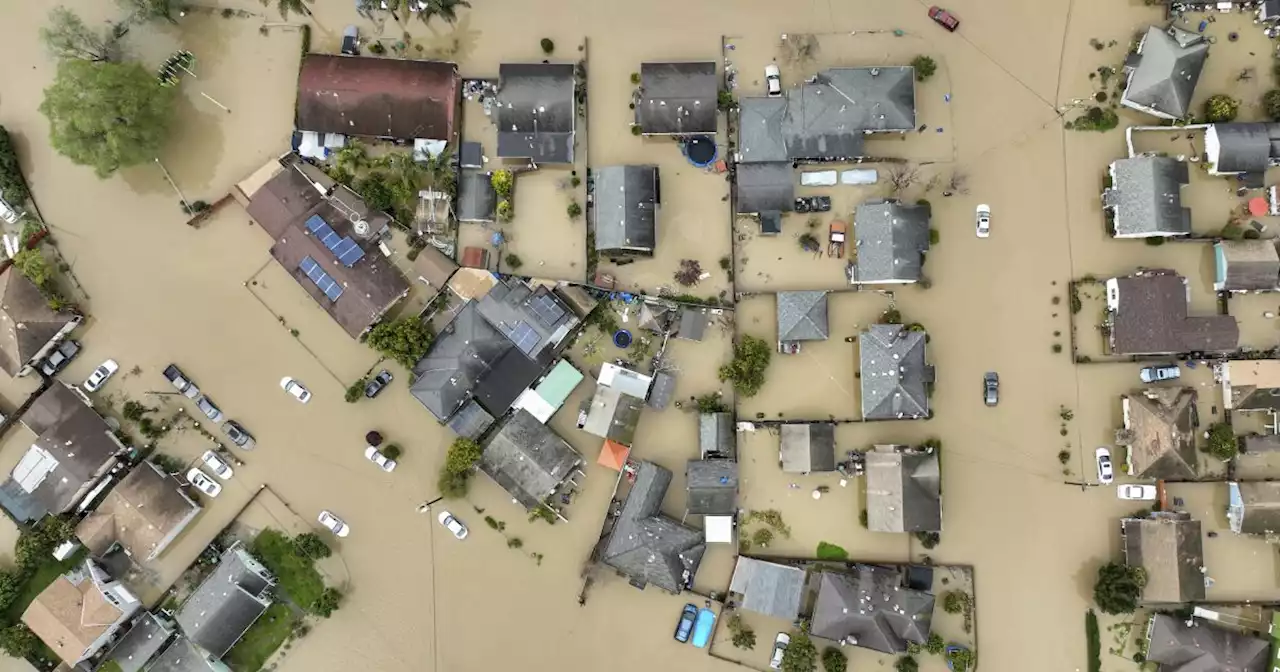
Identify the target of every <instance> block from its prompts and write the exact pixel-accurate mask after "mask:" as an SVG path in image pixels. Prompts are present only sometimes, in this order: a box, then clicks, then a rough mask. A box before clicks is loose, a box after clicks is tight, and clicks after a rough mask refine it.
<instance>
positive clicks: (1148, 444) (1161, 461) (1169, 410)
mask: <svg viewBox="0 0 1280 672" xmlns="http://www.w3.org/2000/svg"><path fill="white" fill-rule="evenodd" d="M1125 401H1126V402H1127V404H1128V412H1127V413H1125V429H1126V430H1128V431H1129V432H1130V433H1131V434H1132V437H1131V441H1132V442H1131V444H1130V446H1129V464H1130V465H1131V466H1132V467H1133V470H1134V474H1135V475H1137V476H1138V477H1140V478H1147V479H1165V480H1174V481H1186V480H1194V479H1195V478H1196V464H1197V459H1196V428H1195V426H1194V421H1193V418H1192V416H1193V414H1194V413H1195V404H1196V394H1195V391H1194V390H1191V389H1188V388H1177V387H1161V388H1152V389H1148V390H1144V391H1143V392H1142V393H1141V394H1131V395H1127V396H1126V397H1125Z"/></svg>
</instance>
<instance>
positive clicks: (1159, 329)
mask: <svg viewBox="0 0 1280 672" xmlns="http://www.w3.org/2000/svg"><path fill="white" fill-rule="evenodd" d="M1108 282H1111V281H1108ZM1114 282H1115V283H1116V285H1115V287H1116V292H1117V294H1118V296H1117V299H1116V301H1117V305H1116V309H1115V311H1114V314H1113V315H1112V318H1111V319H1112V329H1111V343H1112V348H1111V349H1112V351H1113V352H1114V353H1115V354H1120V355H1140V354H1173V353H1183V352H1227V351H1230V350H1235V349H1236V346H1237V345H1238V344H1239V341H1240V326H1239V325H1238V324H1237V323H1236V318H1234V317H1232V316H1230V315H1211V316H1207V317H1189V316H1188V315H1187V301H1188V290H1187V282H1186V279H1185V278H1183V277H1182V276H1180V275H1178V274H1177V273H1174V272H1173V271H1170V270H1167V269H1152V270H1148V271H1143V272H1141V274H1134V275H1131V276H1127V277H1123V278H1115V280H1114Z"/></svg>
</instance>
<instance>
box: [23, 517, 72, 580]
mask: <svg viewBox="0 0 1280 672" xmlns="http://www.w3.org/2000/svg"><path fill="white" fill-rule="evenodd" d="M73 537H75V525H74V524H73V523H72V522H71V521H70V520H69V519H67V518H64V517H61V516H49V517H46V518H44V519H43V520H41V521H40V522H38V523H36V524H35V525H32V526H31V527H29V528H27V529H26V530H23V531H22V534H21V536H19V537H18V543H16V544H14V547H13V557H14V560H15V561H16V562H17V563H18V567H19V568H22V569H26V570H30V569H34V568H36V567H39V566H40V565H43V564H45V563H47V562H49V561H50V560H52V558H51V557H50V554H52V553H53V549H55V548H57V547H58V546H59V545H61V544H62V542H64V541H69V540H70V539H72V538H73Z"/></svg>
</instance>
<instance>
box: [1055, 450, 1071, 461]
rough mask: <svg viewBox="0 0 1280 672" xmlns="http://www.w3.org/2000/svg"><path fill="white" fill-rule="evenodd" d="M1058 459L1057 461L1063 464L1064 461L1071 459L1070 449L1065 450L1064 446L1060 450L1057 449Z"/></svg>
mask: <svg viewBox="0 0 1280 672" xmlns="http://www.w3.org/2000/svg"><path fill="white" fill-rule="evenodd" d="M1058 461H1059V462H1061V463H1062V464H1064V465H1065V464H1066V463H1068V462H1070V461H1071V451H1069V450H1067V449H1065V448H1064V449H1062V450H1059V451H1058Z"/></svg>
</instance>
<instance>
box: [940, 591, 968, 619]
mask: <svg viewBox="0 0 1280 672" xmlns="http://www.w3.org/2000/svg"><path fill="white" fill-rule="evenodd" d="M968 606H969V594H968V593H966V592H964V591H962V590H952V591H949V592H948V593H947V594H946V595H943V596H942V610H943V611H945V612H947V613H948V614H958V613H961V612H963V611H964V610H965V608H966V607H968Z"/></svg>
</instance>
